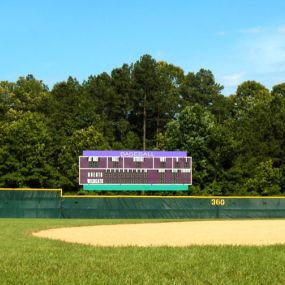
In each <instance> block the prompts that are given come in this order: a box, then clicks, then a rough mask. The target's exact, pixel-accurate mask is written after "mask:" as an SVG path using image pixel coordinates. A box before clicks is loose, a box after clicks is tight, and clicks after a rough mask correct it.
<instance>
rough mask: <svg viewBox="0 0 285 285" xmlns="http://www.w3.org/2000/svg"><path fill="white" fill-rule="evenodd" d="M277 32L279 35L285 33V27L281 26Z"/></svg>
mask: <svg viewBox="0 0 285 285" xmlns="http://www.w3.org/2000/svg"><path fill="white" fill-rule="evenodd" d="M277 31H278V32H279V33H285V26H280V27H278V28H277Z"/></svg>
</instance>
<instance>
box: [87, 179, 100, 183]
mask: <svg viewBox="0 0 285 285" xmlns="http://www.w3.org/2000/svg"><path fill="white" fill-rule="evenodd" d="M87 183H90V184H102V183H104V179H87Z"/></svg>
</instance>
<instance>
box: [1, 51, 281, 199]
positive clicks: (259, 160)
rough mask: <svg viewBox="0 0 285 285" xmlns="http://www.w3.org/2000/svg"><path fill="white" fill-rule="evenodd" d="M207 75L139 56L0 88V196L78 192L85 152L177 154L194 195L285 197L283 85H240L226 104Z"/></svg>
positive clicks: (4, 83)
mask: <svg viewBox="0 0 285 285" xmlns="http://www.w3.org/2000/svg"><path fill="white" fill-rule="evenodd" d="M222 91H223V86H221V85H220V84H218V83H217V82H216V81H215V78H214V75H213V73H212V72H211V71H210V70H205V69H201V70H199V71H198V72H196V73H195V72H189V73H187V74H185V72H184V71H183V70H182V69H181V68H180V67H178V66H175V65H173V64H170V63H167V62H164V61H156V60H155V59H154V58H153V57H152V56H150V55H143V56H142V57H141V58H140V59H139V60H138V61H136V62H135V63H133V64H123V65H122V66H121V67H119V68H115V69H113V70H112V72H111V73H110V74H108V73H106V72H103V73H101V74H99V75H96V76H93V75H92V76H90V77H89V78H88V79H87V80H85V81H84V82H82V83H80V82H79V81H78V80H77V79H76V78H73V77H69V78H68V79H67V80H66V81H63V82H59V83H56V84H55V85H54V86H53V87H52V89H51V90H49V88H48V87H47V86H46V85H45V84H44V83H43V82H42V81H41V80H38V79H36V78H35V77H34V76H33V75H28V76H26V77H20V78H19V79H18V80H17V81H16V82H8V81H0V161H1V164H0V187H41V188H54V187H61V188H63V189H64V191H68V192H76V191H78V190H79V189H80V187H79V185H78V156H79V155H81V154H82V151H83V150H86V149H93V150H108V149H115V150H116V149H117V150H119V149H130V150H131V149H134V150H140V149H146V150H185V151H187V152H188V155H190V156H192V157H193V186H192V187H191V189H190V190H189V193H188V194H195V195H283V194H284V193H285V83H282V84H278V85H276V86H274V87H273V88H272V90H271V91H270V90H268V89H267V88H265V87H264V86H263V85H262V84H260V83H258V82H256V81H245V82H243V83H242V84H240V85H239V86H238V87H237V90H236V92H235V93H234V94H233V95H231V96H223V94H222Z"/></svg>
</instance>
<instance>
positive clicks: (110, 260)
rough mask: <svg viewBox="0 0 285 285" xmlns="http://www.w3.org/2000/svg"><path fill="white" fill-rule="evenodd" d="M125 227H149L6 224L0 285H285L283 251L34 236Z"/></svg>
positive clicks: (0, 241)
mask: <svg viewBox="0 0 285 285" xmlns="http://www.w3.org/2000/svg"><path fill="white" fill-rule="evenodd" d="M122 222H124V223H127V222H132V223H133V222H143V221H142V220H139V221H134V220H123V221H122V220H121V221H120V220H56V219H55V220H49V219H48V220H42V219H0V284H1V285H5V284H9V285H11V284H17V285H20V284H27V285H33V284H36V285H41V284H49V285H50V284H66V285H71V284H99V285H101V284H124V285H125V284H151V285H154V284H171V285H174V284H193V285H196V284H219V285H220V284H227V285H229V284H239V285H240V284H250V285H254V284H258V285H260V284H266V285H268V284H285V246H281V245H280V246H267V247H237V246H236V247H234V246H220V247H218V246H203V247H198V246H195V247H186V248H171V247H161V248H136V247H127V248H111V247H108V248H100V247H91V246H87V245H77V244H68V243H64V242H61V241H52V240H46V239H39V238H35V237H33V236H32V235H31V233H32V232H33V231H36V230H39V229H46V228H55V227H62V226H64V227H65V226H76V225H95V224H107V223H113V224H114V223H122ZM148 222H149V220H148ZM217 230H218V229H217Z"/></svg>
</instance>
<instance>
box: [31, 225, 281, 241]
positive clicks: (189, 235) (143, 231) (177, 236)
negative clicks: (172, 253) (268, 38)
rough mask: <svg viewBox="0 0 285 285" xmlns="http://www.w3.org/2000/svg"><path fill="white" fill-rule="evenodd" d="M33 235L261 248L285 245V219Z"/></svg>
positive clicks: (83, 229) (103, 227) (102, 227)
mask: <svg viewBox="0 0 285 285" xmlns="http://www.w3.org/2000/svg"><path fill="white" fill-rule="evenodd" d="M33 235H34V236H37V237H42V238H49V239H55V240H62V241H65V242H71V243H82V244H89V245H94V246H191V245H258V246H261V245H272V244H284V243H285V220H238V221H237V220H226V221H189V222H165V223H143V224H116V225H97V226H84V227H70V228H58V229H50V230H44V231H40V232H36V233H33Z"/></svg>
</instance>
